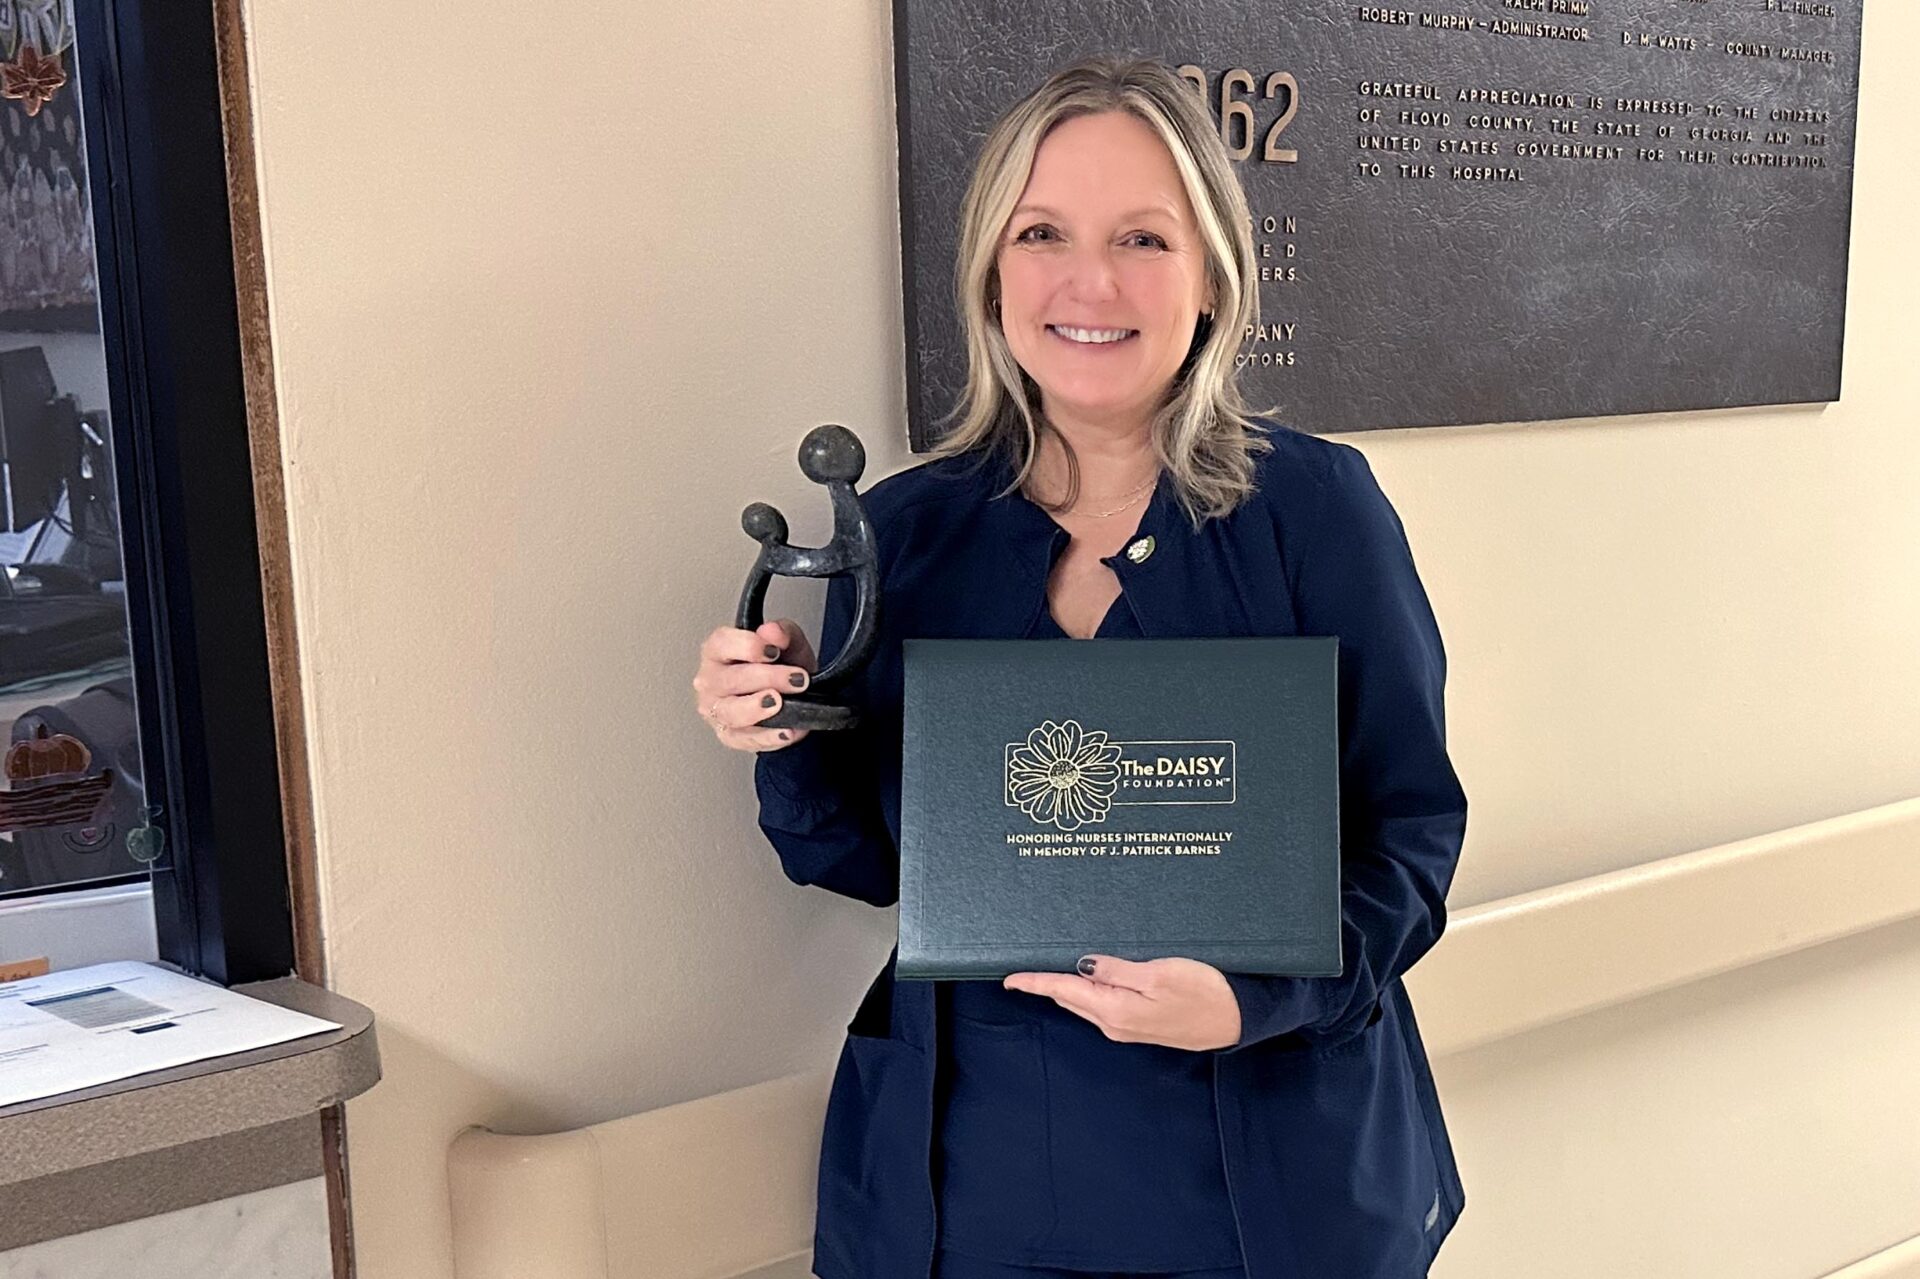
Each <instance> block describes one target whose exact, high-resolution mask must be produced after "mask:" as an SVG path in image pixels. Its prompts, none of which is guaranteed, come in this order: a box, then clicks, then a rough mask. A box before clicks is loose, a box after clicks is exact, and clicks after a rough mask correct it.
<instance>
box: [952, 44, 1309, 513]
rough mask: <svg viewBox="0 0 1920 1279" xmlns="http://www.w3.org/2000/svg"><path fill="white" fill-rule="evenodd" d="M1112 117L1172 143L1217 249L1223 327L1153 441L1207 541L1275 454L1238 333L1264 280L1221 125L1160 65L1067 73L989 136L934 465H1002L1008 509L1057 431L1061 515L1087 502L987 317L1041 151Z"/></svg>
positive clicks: (1204, 233)
mask: <svg viewBox="0 0 1920 1279" xmlns="http://www.w3.org/2000/svg"><path fill="white" fill-rule="evenodd" d="M1106 111H1125V112H1128V113H1130V114H1132V115H1133V116H1135V117H1137V118H1139V119H1140V120H1142V121H1144V122H1145V123H1146V124H1147V125H1148V127H1150V128H1151V129H1153V131H1154V132H1155V133H1156V134H1157V135H1158V136H1159V138H1160V140H1161V141H1162V142H1163V143H1165V144H1166V148H1167V150H1168V152H1169V153H1171V155H1172V156H1173V163H1174V167H1175V169H1177V170H1178V171H1179V174H1180V181H1181V184H1182V185H1183V186H1184V187H1185V188H1186V193H1187V200H1188V203H1189V204H1191V205H1192V206H1193V212H1194V216H1195V219H1196V221H1197V222H1198V223H1199V228H1200V238H1201V240H1202V242H1203V244H1204V245H1205V247H1206V259H1207V265H1206V272H1207V280H1208V283H1209V285H1210V292H1211V293H1212V296H1213V298H1214V311H1213V319H1212V322H1211V324H1209V323H1208V321H1207V320H1206V318H1205V317H1202V319H1201V320H1200V323H1199V325H1198V326H1197V328H1196V331H1195V333H1194V349H1193V350H1192V351H1191V352H1189V354H1188V356H1187V359H1186V360H1185V361H1184V362H1183V363H1182V365H1181V368H1180V371H1179V372H1178V373H1177V374H1175V375H1174V379H1173V382H1172V391H1171V394H1170V395H1169V396H1168V397H1167V400H1166V403H1164V404H1163V405H1162V406H1161V407H1160V408H1159V410H1158V411H1157V412H1156V413H1155V414H1154V417H1153V421H1152V429H1151V433H1152V438H1153V448H1154V452H1155V453H1156V455H1157V456H1158V459H1159V462H1160V465H1161V466H1163V467H1165V468H1166V470H1167V472H1168V473H1169V474H1170V475H1171V476H1172V478H1173V481H1174V488H1175V493H1176V496H1177V497H1178V498H1179V500H1180V502H1181V505H1182V506H1183V507H1185V509H1186V511H1187V515H1188V518H1189V519H1190V520H1192V522H1193V525H1194V527H1195V528H1196V529H1197V528H1198V527H1199V526H1200V524H1201V523H1202V522H1203V521H1204V520H1205V519H1207V518H1209V517H1213V516H1224V515H1226V514H1228V513H1229V512H1231V511H1232V510H1233V509H1234V508H1235V507H1237V506H1238V505H1239V504H1240V503H1241V502H1242V501H1244V500H1245V499H1246V498H1247V497H1248V496H1249V495H1251V494H1252V493H1253V491H1254V485H1253V469H1254V463H1253V459H1254V455H1255V454H1257V453H1261V452H1265V451H1267V450H1269V449H1271V448H1272V447H1273V445H1272V443H1271V442H1269V441H1268V440H1267V439H1265V438H1264V435H1265V432H1266V430H1267V428H1266V427H1265V426H1264V425H1262V424H1260V423H1258V422H1256V421H1254V420H1253V417H1254V415H1253V412H1252V410H1250V409H1249V408H1248V407H1247V404H1246V402H1245V401H1244V400H1243V399H1242V398H1241V395H1240V389H1239V386H1238V383H1237V380H1236V372H1237V370H1236V368H1235V363H1234V361H1235V357H1236V355H1237V354H1238V352H1239V349H1240V336H1241V334H1243V333H1245V332H1246V331H1247V328H1248V326H1249V325H1252V324H1254V323H1256V322H1257V321H1258V319H1259V315H1260V294H1259V289H1258V287H1257V281H1258V268H1257V264H1256V260H1255V258H1254V250H1253V229H1252V226H1251V218H1250V217H1249V215H1248V211H1247V197H1246V193H1245V192H1244V191H1243V190H1242V189H1241V187H1240V179H1239V178H1238V177H1237V176H1236V175H1235V174H1234V171H1233V162H1232V160H1230V159H1229V158H1228V156H1227V151H1226V147H1225V146H1224V145H1223V144H1222V142H1221V140H1220V135H1219V133H1218V132H1217V131H1216V130H1215V128H1214V124H1213V120H1212V118H1211V117H1210V116H1209V115H1208V113H1207V109H1206V107H1205V105H1204V104H1203V103H1202V102H1201V99H1200V95H1198V94H1196V93H1195V92H1194V91H1193V86H1192V85H1191V84H1189V83H1188V82H1187V81H1186V80H1183V79H1182V78H1181V77H1180V76H1178V75H1176V74H1175V73H1174V72H1172V71H1170V70H1168V69H1167V68H1166V67H1164V66H1162V65H1160V64H1159V63H1157V62H1153V61H1150V60H1146V59H1138V58H1120V57H1115V56H1111V55H1107V56H1100V57H1093V58H1087V59H1085V60H1083V61H1081V62H1077V63H1075V64H1074V65H1072V66H1069V67H1065V68H1063V69H1061V70H1059V71H1056V72H1055V73H1054V74H1053V75H1051V76H1049V77H1048V78H1047V80H1046V82H1045V83H1044V84H1042V85H1041V86H1040V87H1039V88H1037V89H1035V90H1034V91H1033V92H1032V93H1030V94H1028V95H1027V96H1026V97H1025V98H1023V99H1021V100H1020V101H1019V102H1017V103H1015V104H1014V105H1013V106H1012V107H1011V108H1009V109H1008V110H1007V112H1006V113H1005V114H1004V115H1002V116H1001V117H1000V119H999V120H998V121H997V122H996V123H995V125H994V126H993V129H992V130H991V131H990V132H989V133H988V134H987V138H986V141H985V142H984V143H983V144H982V145H981V148H980V155H979V158H978V159H977V160H976V161H975V163H974V170H973V177H972V180H971V181H970V182H969V184H968V186H967V194H966V198H965V200H964V201H963V203H962V204H961V210H960V247H959V252H958V254H957V260H956V262H955V270H954V286H955V287H954V292H955V295H956V297H957V299H958V302H959V311H960V323H961V328H962V329H963V330H964V332H965V334H966V344H967V385H966V389H965V390H964V391H963V392H962V393H961V397H960V400H959V402H958V403H957V404H956V405H955V406H954V408H953V410H952V411H951V412H950V413H948V414H947V416H946V417H945V418H943V419H941V420H942V422H943V423H945V422H951V421H953V420H954V419H955V418H958V419H959V422H958V425H957V426H955V427H953V429H952V430H951V431H949V432H948V433H947V434H945V435H944V436H942V437H941V439H940V441H939V442H938V443H937V444H936V445H935V446H934V447H933V449H932V450H930V455H931V456H933V457H951V456H956V455H959V454H964V453H971V452H975V451H978V452H979V453H980V454H982V455H983V457H984V456H994V455H997V456H998V457H999V458H1001V459H1002V460H1003V461H1004V462H1006V464H1007V465H1008V467H1009V468H1010V469H1011V470H1012V471H1013V473H1014V478H1013V480H1012V482H1011V483H1009V484H1008V485H1007V487H1006V488H1005V489H1003V490H1002V491H1001V493H1000V494H998V495H996V496H1004V495H1005V494H1006V493H1011V492H1012V491H1013V490H1014V489H1016V488H1018V487H1019V486H1020V485H1021V484H1023V483H1025V482H1026V479H1027V477H1028V475H1029V474H1030V473H1031V472H1032V469H1033V464H1034V459H1035V458H1036V457H1037V456H1038V454H1039V448H1040V439H1041V433H1042V432H1045V431H1051V432H1053V433H1054V434H1055V435H1056V436H1057V437H1058V439H1059V442H1060V445H1061V447H1062V448H1063V449H1064V450H1065V454H1066V458H1067V474H1068V488H1067V493H1066V496H1065V497H1064V498H1063V499H1062V501H1061V503H1060V505H1059V506H1057V507H1055V508H1053V509H1056V510H1064V509H1066V508H1067V507H1069V506H1071V505H1072V504H1073V502H1074V500H1075V498H1076V497H1077V496H1078V495H1079V491H1080V465H1079V459H1078V458H1076V457H1075V456H1074V452H1073V448H1072V446H1071V445H1070V444H1068V442H1067V440H1066V437H1065V436H1064V435H1061V434H1060V432H1059V428H1057V427H1055V426H1054V425H1053V424H1052V423H1050V422H1048V421H1046V419H1045V416H1044V415H1043V414H1042V413H1041V411H1040V404H1039V388H1038V386H1037V385H1036V384H1035V383H1034V381H1033V379H1032V378H1030V377H1028V376H1027V373H1026V371H1025V370H1024V369H1022V368H1021V367H1020V365H1019V363H1018V362H1017V361H1016V360H1015V359H1014V357H1013V352H1012V350H1011V349H1010V348H1009V347H1008V345H1007V337H1006V334H1005V332H1003V331H1002V329H1001V327H1000V325H999V324H998V323H997V322H996V320H995V318H994V317H993V315H992V313H991V312H990V310H989V308H990V306H991V305H992V303H993V302H995V301H996V300H997V299H998V295H999V283H1000V281H999V270H998V264H997V258H998V255H999V249H1000V238H1001V235H1002V233H1003V232H1004V230H1005V228H1006V226H1007V222H1008V219H1009V218H1010V217H1011V216H1012V214H1013V208H1014V205H1015V204H1016V203H1018V202H1019V199H1020V193H1021V192H1022V191H1023V190H1025V189H1026V185H1027V181H1028V179H1029V177H1030V176H1031V174H1032V171H1033V157H1034V153H1035V152H1036V151H1038V150H1039V147H1040V142H1041V140H1042V139H1043V138H1044V137H1046V135H1047V133H1048V132H1049V131H1050V130H1051V129H1052V128H1053V127H1054V126H1055V125H1057V124H1059V123H1061V122H1062V121H1064V120H1069V119H1072V118H1074V117H1075V116H1081V115H1092V114H1096V113H1099V112H1106Z"/></svg>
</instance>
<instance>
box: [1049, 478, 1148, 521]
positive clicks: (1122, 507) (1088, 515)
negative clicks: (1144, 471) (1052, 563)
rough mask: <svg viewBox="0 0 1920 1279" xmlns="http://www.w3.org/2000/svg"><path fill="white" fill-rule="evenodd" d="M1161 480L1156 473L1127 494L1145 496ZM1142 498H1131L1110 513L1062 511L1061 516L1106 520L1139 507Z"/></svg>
mask: <svg viewBox="0 0 1920 1279" xmlns="http://www.w3.org/2000/svg"><path fill="white" fill-rule="evenodd" d="M1159 479H1160V472H1158V471H1155V472H1154V473H1153V475H1152V477H1151V478H1149V479H1148V480H1147V481H1146V482H1145V483H1143V484H1141V485H1140V486H1139V487H1138V488H1131V489H1128V490H1127V492H1128V493H1133V494H1139V495H1140V496H1145V490H1147V489H1150V488H1152V487H1153V486H1154V484H1155V483H1157V482H1158V481H1159ZM1140 496H1136V497H1132V498H1129V499H1128V500H1127V501H1125V502H1122V503H1121V504H1120V505H1119V506H1116V507H1114V508H1113V509H1112V510H1110V511H1085V512H1081V511H1062V512H1061V514H1062V515H1078V516H1080V517H1081V518H1082V519H1089V520H1104V519H1106V518H1107V517H1108V516H1109V515H1118V514H1120V512H1122V511H1124V510H1126V509H1127V508H1128V507H1129V506H1134V505H1137V504H1138V503H1139V501H1140Z"/></svg>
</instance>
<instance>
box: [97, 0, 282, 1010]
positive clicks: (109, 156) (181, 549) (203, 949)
mask: <svg viewBox="0 0 1920 1279" xmlns="http://www.w3.org/2000/svg"><path fill="white" fill-rule="evenodd" d="M74 18H75V28H76V31H75V53H76V57H75V58H74V59H73V61H74V62H76V63H77V64H78V65H77V66H76V67H74V68H72V69H71V72H70V73H71V74H73V76H74V79H75V81H76V82H77V88H78V91H79V92H80V94H81V116H82V120H83V122H84V126H85V131H86V154H87V176H88V191H89V195H90V198H91V203H92V211H93V220H94V242H95V245H96V246H97V253H98V278H99V283H100V315H101V329H102V335H101V336H102V341H103V344H104V346H105V350H106V365H107V388H108V406H109V410H110V419H111V427H112V440H113V457H114V481H115V486H116V492H117V498H118V502H119V509H120V512H121V518H120V529H121V539H122V541H121V548H122V554H123V556H124V557H125V566H126V582H127V612H128V629H129V635H130V639H131V644H132V653H133V668H134V685H135V694H136V701H137V706H138V713H139V722H140V733H141V771H142V777H143V778H144V780H145V788H146V793H147V803H148V804H149V805H150V806H158V809H159V812H158V813H157V814H156V815H154V816H153V818H152V820H153V822H154V824H155V825H157V826H159V827H160V828H161V829H162V830H163V831H164V834H165V844H164V847H163V849H162V853H161V856H160V858H159V859H158V860H157V861H156V862H155V863H154V865H153V873H152V877H151V883H152V888H153V906H154V916H155V926H156V933H157V936H158V942H159V954H160V958H161V959H163V960H165V961H167V962H168V963H171V964H175V965H177V966H179V967H180V968H182V969H184V970H185V971H187V972H190V973H194V974H197V975H201V976H205V977H207V978H209V979H211V980H214V981H217V982H220V983H221V984H223V985H236V984H239V983H242V982H248V981H259V980H265V979H268V978H273V977H282V976H286V975H288V974H290V973H292V972H293V971H294V968H295V949H294V922H293V913H292V903H291V893H290V887H289V877H288V864H287V838H286V831H285V827H284V822H283V815H282V813H283V810H282V797H281V786H280V764H279V751H278V747H277V744H276V740H275V719H274V707H273V686H272V678H271V668H270V663H269V641H268V633H267V620H266V602H265V598H264V590H263V585H262V579H261V561H260V549H259V535H258V526H257V520H256V512H255V508H254V500H255V490H254V478H253V461H252V455H251V445H250V440H249V432H248V420H247V403H246V391H245V378H244V365H243V352H242V344H241V332H240V316H239V304H238V300H237V295H236V292H235V270H234V246H233V237H232V232H231V224H230V213H229V203H228V189H227V178H226V151H225V138H224V135H223V130H222V115H221V105H222V104H221V86H220V66H219V57H218V51H217V47H216V39H215V12H214V6H213V5H211V4H204V5H193V4H185V5H183V4H178V3H168V2H166V0H76V3H75V5H74ZM274 464H277V460H276V461H275V463H274ZM150 811H151V809H150ZM88 886H89V887H91V886H92V885H88Z"/></svg>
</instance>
